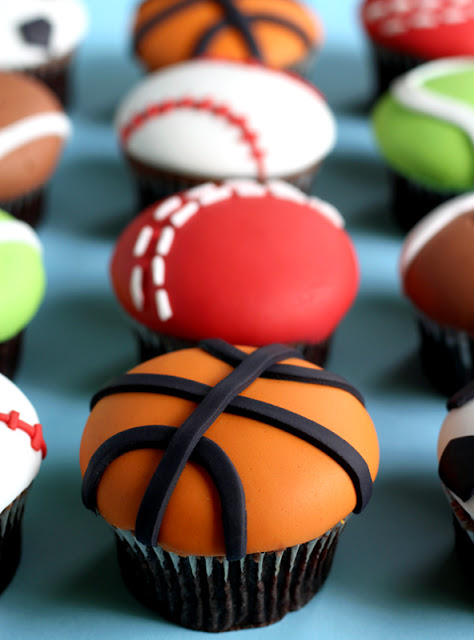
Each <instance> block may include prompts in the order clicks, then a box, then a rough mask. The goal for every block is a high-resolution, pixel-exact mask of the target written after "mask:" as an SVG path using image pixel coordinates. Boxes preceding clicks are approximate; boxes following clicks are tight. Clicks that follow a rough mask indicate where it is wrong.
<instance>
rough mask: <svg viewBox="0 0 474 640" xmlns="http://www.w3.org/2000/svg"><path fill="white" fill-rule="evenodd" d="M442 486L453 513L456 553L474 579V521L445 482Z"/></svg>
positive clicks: (470, 576)
mask: <svg viewBox="0 0 474 640" xmlns="http://www.w3.org/2000/svg"><path fill="white" fill-rule="evenodd" d="M442 486H443V489H444V493H445V494H446V497H447V499H448V502H449V504H450V507H451V511H452V514H453V525H454V535H455V538H454V540H455V548H456V554H457V556H458V558H459V560H460V561H461V566H462V567H463V568H464V569H465V570H466V573H467V575H468V576H469V578H470V579H471V580H472V575H473V572H474V521H473V519H472V518H471V516H470V514H469V513H468V512H467V511H466V510H465V509H464V508H463V507H462V505H461V504H459V502H458V501H457V500H456V499H455V497H454V496H453V494H452V493H451V492H450V491H449V489H448V488H447V487H446V486H445V485H444V484H443V485H442Z"/></svg>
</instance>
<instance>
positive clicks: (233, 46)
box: [133, 0, 323, 77]
mask: <svg viewBox="0 0 474 640" xmlns="http://www.w3.org/2000/svg"><path fill="white" fill-rule="evenodd" d="M322 38H323V34H322V26H321V23H320V21H319V19H318V18H317V17H316V15H315V14H314V12H312V11H311V10H310V9H309V7H305V6H304V5H303V4H301V3H300V2H297V1H296V0H272V2H268V1H266V0H253V1H252V2H249V1H248V0H191V2H185V3H183V2H180V0H165V2H163V0H145V1H144V2H142V3H141V4H140V5H139V7H138V9H137V12H136V15H135V20H134V26H133V48H134V51H135V55H136V56H137V57H138V59H139V60H140V62H141V63H142V65H143V66H144V67H145V68H146V69H147V70H148V71H155V70H156V69H160V68H162V67H165V66H167V65H169V64H175V63H176V62H183V61H184V60H188V59H190V58H194V57H196V56H202V55H206V56H217V57H219V58H230V59H234V60H243V61H244V60H249V59H251V60H258V61H260V62H262V63H263V64H266V65H269V66H272V67H277V68H279V69H285V70H287V71H295V72H297V73H299V74H301V75H305V76H307V77H308V76H309V75H310V74H311V69H312V66H313V65H312V63H313V60H314V59H315V57H316V53H317V51H318V49H319V48H320V46H321V43H322Z"/></svg>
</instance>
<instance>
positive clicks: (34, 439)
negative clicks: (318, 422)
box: [0, 411, 48, 458]
mask: <svg viewBox="0 0 474 640" xmlns="http://www.w3.org/2000/svg"><path fill="white" fill-rule="evenodd" d="M0 421H1V422H4V423H5V424H6V425H7V427H8V428H9V429H12V430H13V431H14V430H15V429H20V430H21V431H24V432H25V433H26V434H28V435H29V436H30V438H31V448H32V449H34V451H41V456H42V457H43V458H45V457H46V453H47V451H48V450H47V448H46V443H45V441H44V438H43V427H42V426H41V425H40V424H35V425H33V426H31V425H29V424H28V423H27V422H24V421H23V420H20V414H19V413H18V411H10V413H8V414H7V413H0Z"/></svg>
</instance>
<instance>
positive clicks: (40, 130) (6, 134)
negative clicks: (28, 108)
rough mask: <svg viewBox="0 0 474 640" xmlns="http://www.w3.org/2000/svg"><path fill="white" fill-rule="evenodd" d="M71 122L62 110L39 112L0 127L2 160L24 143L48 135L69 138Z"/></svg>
mask: <svg viewBox="0 0 474 640" xmlns="http://www.w3.org/2000/svg"><path fill="white" fill-rule="evenodd" d="M70 133H71V123H70V120H69V118H68V117H67V116H66V114H64V113H62V112H61V111H51V112H48V113H39V114H37V115H33V116H28V117H26V118H22V119H21V120H18V121H17V122H14V123H12V124H10V125H8V126H6V127H2V128H1V129H0V160H1V159H2V158H4V157H5V156H7V155H8V154H9V153H11V152H12V151H15V150H16V149H18V148H19V147H21V146H22V145H24V144H28V143H29V142H33V141H34V140H38V139H40V138H45V137H47V136H58V137H59V138H67V137H68V136H69V135H70Z"/></svg>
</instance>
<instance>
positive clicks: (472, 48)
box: [361, 0, 474, 95]
mask: <svg viewBox="0 0 474 640" xmlns="http://www.w3.org/2000/svg"><path fill="white" fill-rule="evenodd" d="M361 19H362V24H363V27H364V29H365V31H366V33H367V36H368V38H369V40H370V42H371V53H372V57H373V61H374V66H375V74H376V87H377V94H378V95H380V94H381V93H383V92H384V91H386V90H387V89H388V88H389V86H390V83H391V82H392V80H394V79H395V78H396V77H397V76H399V75H401V74H402V73H405V72H406V71H409V70H410V69H413V68H414V67H417V66H418V65H420V64H423V63H425V62H429V61H430V60H437V59H438V58H450V57H454V56H474V3H473V2H472V0H401V1H400V0H395V1H394V0H365V2H363V4H362V8H361Z"/></svg>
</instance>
